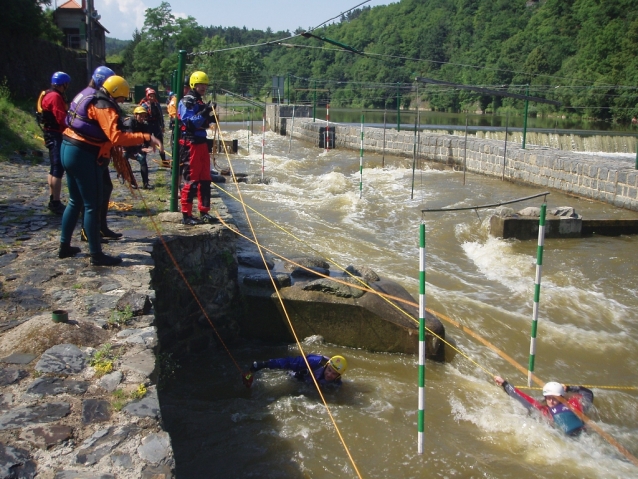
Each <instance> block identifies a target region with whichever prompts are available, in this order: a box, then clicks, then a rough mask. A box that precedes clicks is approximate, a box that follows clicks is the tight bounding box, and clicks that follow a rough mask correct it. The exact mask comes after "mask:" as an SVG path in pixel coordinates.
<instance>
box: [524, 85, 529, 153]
mask: <svg viewBox="0 0 638 479" xmlns="http://www.w3.org/2000/svg"><path fill="white" fill-rule="evenodd" d="M525 96H529V83H528V84H527V90H526V91H525ZM528 107H529V100H525V113H524V116H523V149H525V140H526V138H527V109H528Z"/></svg>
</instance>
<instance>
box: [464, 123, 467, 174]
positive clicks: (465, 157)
mask: <svg viewBox="0 0 638 479" xmlns="http://www.w3.org/2000/svg"><path fill="white" fill-rule="evenodd" d="M466 169H467V114H466V115H465V145H464V147H463V184H465V170H466Z"/></svg>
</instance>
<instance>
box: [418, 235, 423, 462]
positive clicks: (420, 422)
mask: <svg viewBox="0 0 638 479" xmlns="http://www.w3.org/2000/svg"><path fill="white" fill-rule="evenodd" d="M419 236H420V241H419V412H418V419H417V425H418V430H419V432H418V440H417V442H418V453H419V454H423V430H424V425H425V224H424V223H421V225H420V226H419Z"/></svg>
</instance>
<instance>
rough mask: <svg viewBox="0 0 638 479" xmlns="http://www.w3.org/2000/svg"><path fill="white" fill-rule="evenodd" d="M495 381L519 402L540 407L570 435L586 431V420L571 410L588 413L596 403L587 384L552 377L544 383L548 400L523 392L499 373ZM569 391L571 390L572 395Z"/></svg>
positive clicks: (539, 408) (548, 417) (544, 413)
mask: <svg viewBox="0 0 638 479" xmlns="http://www.w3.org/2000/svg"><path fill="white" fill-rule="evenodd" d="M494 382H495V383H496V384H498V385H499V386H501V387H502V388H503V389H504V390H505V392H506V393H507V394H508V395H509V396H511V397H513V398H514V399H516V400H517V401H518V402H520V403H521V404H522V405H523V406H525V408H527V410H530V411H531V410H533V409H535V410H537V411H539V412H540V413H541V414H542V415H543V417H545V418H546V419H548V420H549V422H550V423H551V424H553V425H554V426H555V427H557V428H558V429H560V430H561V431H563V432H564V433H565V434H567V435H568V436H577V435H579V434H580V433H581V432H583V430H584V428H585V423H584V422H583V421H582V420H581V419H580V418H579V417H578V416H577V415H576V414H575V413H574V412H573V411H572V409H573V410H575V411H578V412H579V413H586V412H587V411H588V410H589V408H590V407H591V406H592V404H593V403H594V393H593V392H592V391H591V390H590V389H587V388H586V387H584V386H564V385H563V384H560V383H557V382H554V381H551V382H548V383H545V385H544V386H543V396H544V398H545V404H542V403H541V402H539V401H537V400H536V399H534V398H532V397H530V396H528V395H527V394H525V393H523V392H521V391H520V390H519V389H517V388H515V387H514V386H512V385H511V384H510V383H508V382H507V381H506V380H504V379H503V378H502V377H500V376H494ZM566 394H570V396H569V398H567V397H566Z"/></svg>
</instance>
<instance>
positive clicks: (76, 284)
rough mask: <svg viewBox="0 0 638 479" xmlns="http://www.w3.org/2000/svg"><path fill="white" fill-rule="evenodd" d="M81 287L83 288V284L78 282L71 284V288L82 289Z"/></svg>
mask: <svg viewBox="0 0 638 479" xmlns="http://www.w3.org/2000/svg"><path fill="white" fill-rule="evenodd" d="M82 288H83V286H82V285H81V284H80V283H75V284H74V285H73V289H82Z"/></svg>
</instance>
